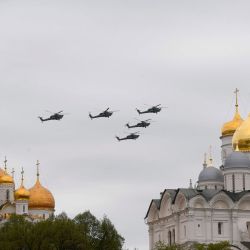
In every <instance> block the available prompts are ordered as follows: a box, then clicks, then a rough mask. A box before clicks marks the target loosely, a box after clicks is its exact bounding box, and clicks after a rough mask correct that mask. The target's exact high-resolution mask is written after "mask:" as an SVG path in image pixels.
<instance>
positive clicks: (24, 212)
mask: <svg viewBox="0 0 250 250" xmlns="http://www.w3.org/2000/svg"><path fill="white" fill-rule="evenodd" d="M23 213H25V205H23Z"/></svg>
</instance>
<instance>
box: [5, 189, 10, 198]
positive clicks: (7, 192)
mask: <svg viewBox="0 0 250 250" xmlns="http://www.w3.org/2000/svg"><path fill="white" fill-rule="evenodd" d="M9 199H10V190H9V189H7V190H6V200H7V201H8V200H9Z"/></svg>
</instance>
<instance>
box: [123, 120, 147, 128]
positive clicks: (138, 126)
mask: <svg viewBox="0 0 250 250" xmlns="http://www.w3.org/2000/svg"><path fill="white" fill-rule="evenodd" d="M149 121H151V119H148V120H145V121H140V122H138V123H137V124H135V125H132V126H130V125H129V123H127V124H126V126H127V127H128V128H146V127H148V126H149V125H150V124H151V123H150V122H149Z"/></svg>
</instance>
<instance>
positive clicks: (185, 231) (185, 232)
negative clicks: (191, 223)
mask: <svg viewBox="0 0 250 250" xmlns="http://www.w3.org/2000/svg"><path fill="white" fill-rule="evenodd" d="M186 234H187V230H186V226H184V236H186Z"/></svg>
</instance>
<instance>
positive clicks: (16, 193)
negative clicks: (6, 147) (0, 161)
mask: <svg viewBox="0 0 250 250" xmlns="http://www.w3.org/2000/svg"><path fill="white" fill-rule="evenodd" d="M21 173H22V178H21V185H20V187H19V188H17V189H16V188H15V182H14V171H12V176H11V175H9V174H8V171H7V160H6V159H5V161H4V170H3V169H1V168H0V224H1V223H4V222H5V221H7V220H8V218H9V217H10V216H11V215H12V214H17V215H24V216H25V217H26V219H27V220H29V221H34V222H35V221H40V220H44V219H48V218H49V217H50V216H52V215H53V214H54V209H55V200H54V197H53V195H52V193H51V192H50V191H49V190H48V189H47V188H45V187H43V186H42V184H41V182H40V179H39V175H40V174H39V162H38V161H37V179H36V183H35V185H34V186H33V187H32V188H30V189H26V188H25V187H24V178H23V174H24V172H23V170H22V172H21Z"/></svg>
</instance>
